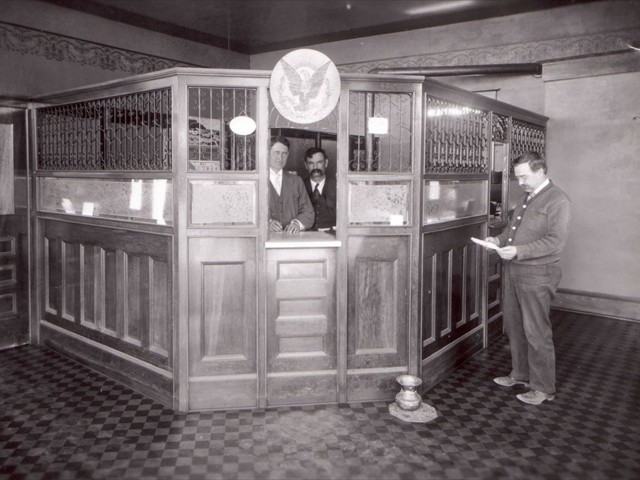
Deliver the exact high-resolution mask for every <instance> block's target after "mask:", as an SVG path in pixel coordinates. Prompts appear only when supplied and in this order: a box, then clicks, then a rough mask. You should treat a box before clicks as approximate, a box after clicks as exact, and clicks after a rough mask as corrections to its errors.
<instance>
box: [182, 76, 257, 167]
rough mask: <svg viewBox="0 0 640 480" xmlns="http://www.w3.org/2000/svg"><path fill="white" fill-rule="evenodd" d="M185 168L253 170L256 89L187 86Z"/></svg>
mask: <svg viewBox="0 0 640 480" xmlns="http://www.w3.org/2000/svg"><path fill="white" fill-rule="evenodd" d="M188 95H189V100H188V101H189V161H188V169H189V170H191V171H197V172H212V171H224V170H227V171H255V169H256V149H255V145H256V134H255V130H256V99H257V94H256V89H251V88H220V87H190V88H189V89H188Z"/></svg>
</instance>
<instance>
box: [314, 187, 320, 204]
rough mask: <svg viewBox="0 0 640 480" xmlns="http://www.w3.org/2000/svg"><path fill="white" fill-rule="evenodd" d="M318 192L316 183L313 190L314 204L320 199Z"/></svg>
mask: <svg viewBox="0 0 640 480" xmlns="http://www.w3.org/2000/svg"><path fill="white" fill-rule="evenodd" d="M320 195H321V193H320V190H318V184H317V183H316V188H314V189H313V201H314V203H315V202H317V201H318V199H319V198H320Z"/></svg>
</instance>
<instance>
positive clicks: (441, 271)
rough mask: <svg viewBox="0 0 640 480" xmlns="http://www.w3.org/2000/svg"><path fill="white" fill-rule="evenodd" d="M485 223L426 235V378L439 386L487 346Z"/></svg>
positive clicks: (424, 368)
mask: <svg viewBox="0 0 640 480" xmlns="http://www.w3.org/2000/svg"><path fill="white" fill-rule="evenodd" d="M482 225H483V224H481V223H478V224H472V225H464V226H460V227H457V228H451V229H448V230H443V231H438V232H432V233H425V234H423V249H422V250H423V269H422V359H423V366H422V377H423V380H424V381H425V384H426V385H427V386H428V385H433V384H434V383H436V382H437V381H439V380H440V379H441V378H443V377H444V376H445V375H446V374H448V373H449V372H451V371H452V370H454V369H455V368H456V367H457V366H458V365H460V364H461V363H463V362H464V361H465V360H466V359H467V358H469V356H470V355H471V354H472V353H473V352H475V351H477V350H479V349H481V348H482V341H483V335H482V333H483V332H482V291H483V289H482V279H483V277H482V275H481V273H482V251H481V247H479V246H477V245H475V244H474V243H472V242H471V241H470V237H472V236H473V237H482Z"/></svg>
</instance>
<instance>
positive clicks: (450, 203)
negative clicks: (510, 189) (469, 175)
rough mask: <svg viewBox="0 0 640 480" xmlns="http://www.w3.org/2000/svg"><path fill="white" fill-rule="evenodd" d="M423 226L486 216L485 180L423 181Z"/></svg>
mask: <svg viewBox="0 0 640 480" xmlns="http://www.w3.org/2000/svg"><path fill="white" fill-rule="evenodd" d="M423 206H424V208H423V210H424V218H423V224H424V225H427V224H431V223H439V222H447V221H449V220H456V219H458V218H467V217H474V216H476V215H486V214H487V181H486V180H464V181H462V180H460V181H458V180H445V181H441V180H425V183H424V198H423Z"/></svg>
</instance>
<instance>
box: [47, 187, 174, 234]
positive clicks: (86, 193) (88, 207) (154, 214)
mask: <svg viewBox="0 0 640 480" xmlns="http://www.w3.org/2000/svg"><path fill="white" fill-rule="evenodd" d="M38 194H39V195H38V210H40V211H44V212H53V213H65V214H68V215H83V216H90V217H107V218H115V219H118V220H129V221H134V222H150V223H157V224H159V225H170V224H171V223H172V218H173V213H172V212H173V208H172V206H173V190H172V185H171V180H167V179H144V180H137V179H97V178H52V177H43V178H39V179H38Z"/></svg>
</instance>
